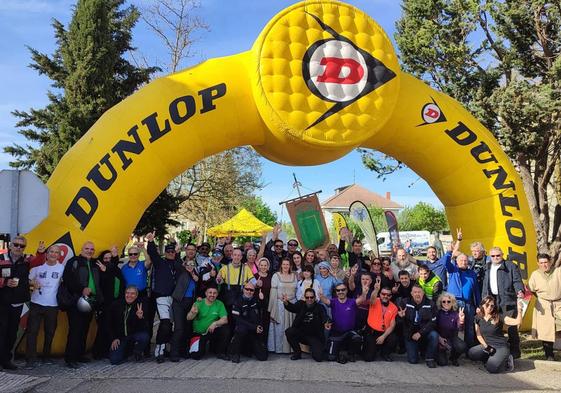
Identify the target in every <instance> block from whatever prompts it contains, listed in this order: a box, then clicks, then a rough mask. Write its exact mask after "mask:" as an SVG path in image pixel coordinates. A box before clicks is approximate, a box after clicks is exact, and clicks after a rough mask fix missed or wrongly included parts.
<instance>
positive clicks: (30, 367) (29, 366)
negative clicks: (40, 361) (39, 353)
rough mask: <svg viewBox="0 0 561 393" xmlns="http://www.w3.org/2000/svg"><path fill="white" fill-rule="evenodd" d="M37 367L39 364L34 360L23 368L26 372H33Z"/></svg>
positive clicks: (26, 363)
mask: <svg viewBox="0 0 561 393" xmlns="http://www.w3.org/2000/svg"><path fill="white" fill-rule="evenodd" d="M35 367H37V362H35V361H33V360H29V361H27V362H25V366H24V367H23V369H24V370H33V369H34V368H35Z"/></svg>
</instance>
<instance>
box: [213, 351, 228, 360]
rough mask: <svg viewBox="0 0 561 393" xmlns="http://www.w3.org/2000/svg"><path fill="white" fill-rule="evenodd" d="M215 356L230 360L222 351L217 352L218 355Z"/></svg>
mask: <svg viewBox="0 0 561 393" xmlns="http://www.w3.org/2000/svg"><path fill="white" fill-rule="evenodd" d="M216 357H217V358H218V359H220V360H230V356H228V355H226V354H224V353H219V354H218V355H216Z"/></svg>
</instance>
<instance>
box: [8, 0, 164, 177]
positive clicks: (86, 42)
mask: <svg viewBox="0 0 561 393" xmlns="http://www.w3.org/2000/svg"><path fill="white" fill-rule="evenodd" d="M123 3H124V0H109V1H108V0H88V1H84V0H79V1H78V2H77V4H76V7H75V9H74V13H73V16H72V20H71V22H70V25H69V27H68V30H66V29H65V27H64V26H63V24H62V23H61V22H59V21H58V20H54V21H53V28H54V30H55V38H56V41H57V48H56V49H55V52H54V54H53V55H51V56H49V55H46V54H43V53H40V52H39V51H38V50H36V49H32V48H29V50H30V51H31V57H32V60H33V62H32V63H31V65H30V67H31V68H33V69H35V70H36V71H37V72H38V73H39V74H42V75H46V76H47V77H48V78H50V79H51V80H52V81H53V83H52V87H53V89H54V90H53V91H49V92H48V93H47V95H48V98H49V101H50V103H49V104H48V105H47V106H46V107H45V108H41V109H30V110H29V111H14V112H13V115H14V116H16V117H17V118H19V121H18V122H17V123H16V127H17V128H19V129H20V130H19V131H18V132H19V133H20V134H21V135H23V136H24V137H25V138H26V139H27V140H28V141H30V142H31V144H28V145H26V146H21V145H19V144H14V145H12V146H8V147H6V148H5V149H4V151H5V152H7V153H9V154H11V155H12V156H14V157H15V161H13V162H11V163H10V165H11V166H12V167H15V168H20V169H32V170H33V171H35V172H36V173H37V174H38V175H39V176H40V177H42V178H43V180H47V179H48V177H49V176H50V175H51V173H52V172H53V171H54V169H55V167H56V165H57V164H58V162H59V160H60V159H61V158H62V156H63V155H64V154H65V153H66V151H67V150H68V149H70V147H72V146H73V145H74V143H76V142H77V141H78V139H80V138H81V137H82V135H84V134H85V132H86V131H87V130H88V129H89V128H90V127H91V126H92V125H93V124H94V123H95V121H96V120H97V119H98V118H99V117H100V116H101V115H102V114H103V113H104V112H105V111H106V110H108V109H109V108H111V107H112V106H113V105H115V104H117V103H118V102H120V101H121V100H123V99H124V98H126V97H127V96H129V95H130V94H132V93H133V92H134V91H135V90H136V89H137V88H138V87H139V86H141V85H142V84H144V83H146V82H147V81H148V80H149V79H150V75H152V74H153V73H154V72H155V71H156V69H155V68H153V67H145V68H141V67H135V66H133V65H132V64H130V63H129V62H128V61H127V60H126V58H125V54H126V53H127V52H128V51H130V50H131V49H133V48H132V47H131V39H132V35H131V32H132V29H133V27H134V25H135V24H136V22H137V20H138V17H139V14H138V11H137V9H136V8H135V7H134V6H130V7H127V8H124V9H123V8H122V5H123Z"/></svg>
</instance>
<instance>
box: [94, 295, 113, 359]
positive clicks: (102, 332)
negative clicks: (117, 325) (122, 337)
mask: <svg viewBox="0 0 561 393" xmlns="http://www.w3.org/2000/svg"><path fill="white" fill-rule="evenodd" d="M109 308H110V306H109V305H108V304H104V305H103V306H102V307H101V309H100V310H98V311H97V312H96V314H95V321H96V324H97V333H96V335H95V341H94V344H93V348H92V355H93V357H94V359H102V358H106V357H108V356H109V347H110V346H111V339H110V335H109V323H110V321H109Z"/></svg>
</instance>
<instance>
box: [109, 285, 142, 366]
mask: <svg viewBox="0 0 561 393" xmlns="http://www.w3.org/2000/svg"><path fill="white" fill-rule="evenodd" d="M145 309H146V305H145V304H144V303H143V301H142V300H141V299H139V298H138V289H137V288H136V287H135V286H132V285H131V286H128V287H127V288H126V289H125V298H124V299H121V300H118V301H116V302H115V303H113V305H112V306H111V310H110V315H111V318H110V322H111V323H110V326H109V333H110V335H111V347H110V350H109V360H110V362H111V364H121V363H123V362H125V361H126V359H127V356H128V355H130V354H131V352H133V353H134V358H135V360H136V361H139V360H141V359H142V353H143V351H144V349H145V348H146V345H148V340H149V337H148V325H147V323H146V320H145V318H144V310H145Z"/></svg>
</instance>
